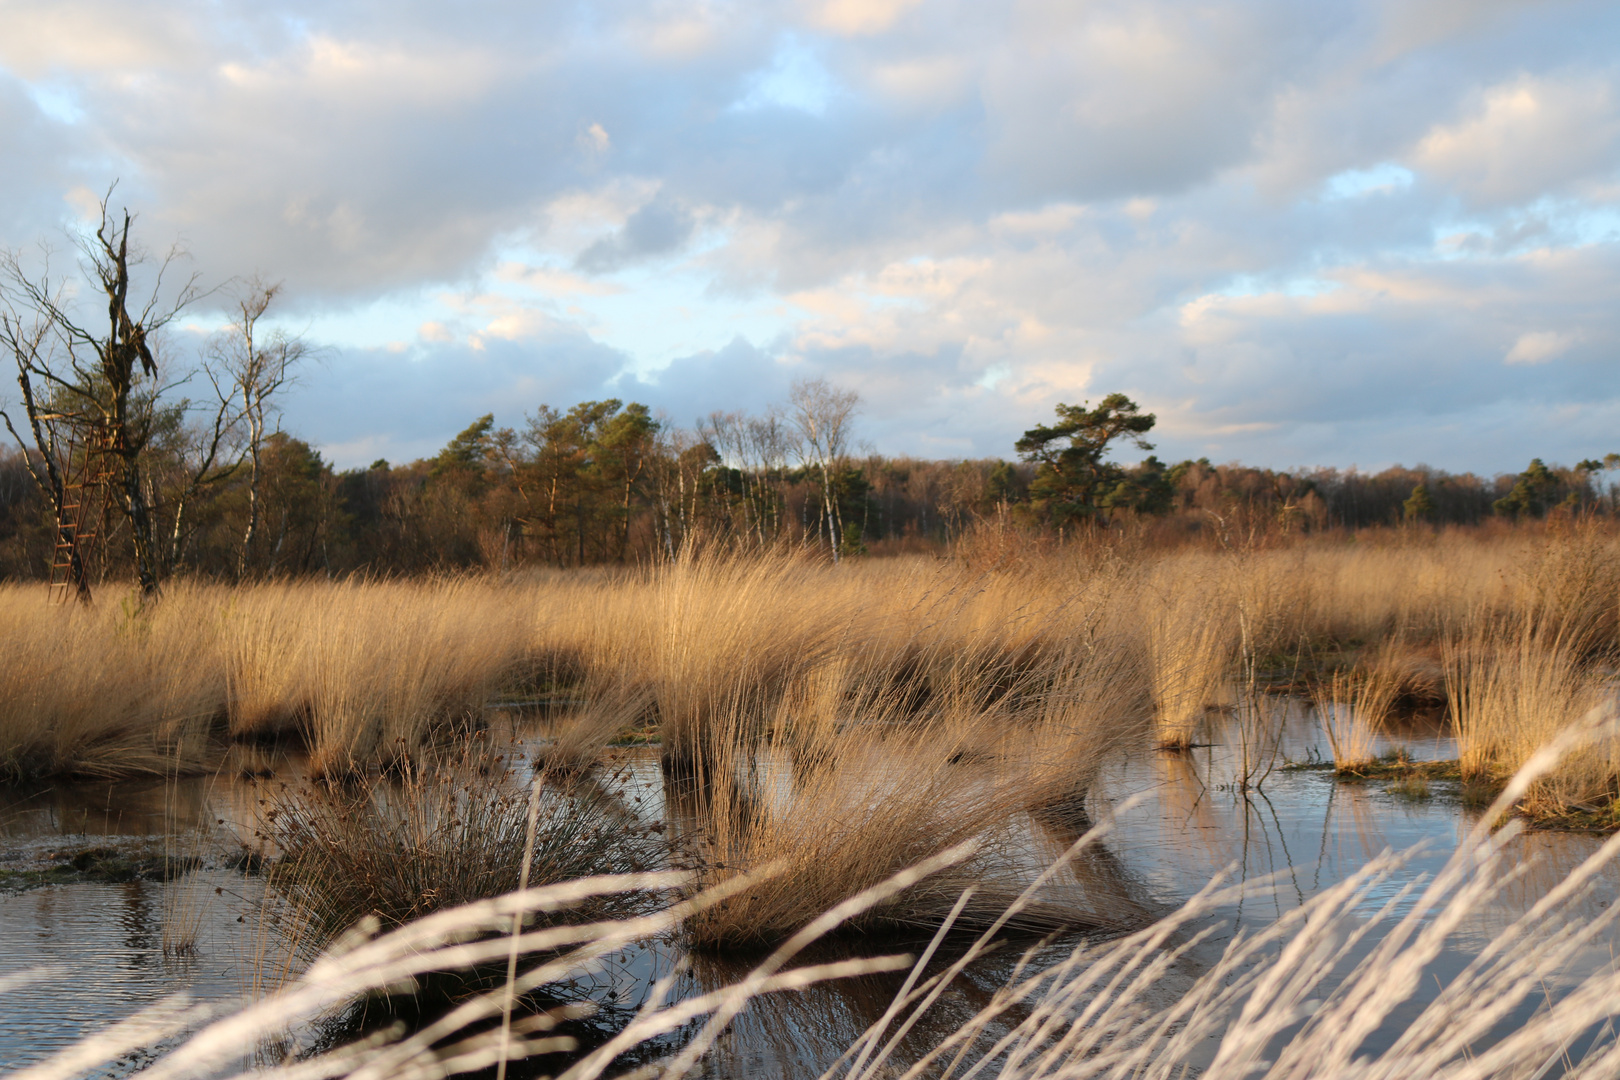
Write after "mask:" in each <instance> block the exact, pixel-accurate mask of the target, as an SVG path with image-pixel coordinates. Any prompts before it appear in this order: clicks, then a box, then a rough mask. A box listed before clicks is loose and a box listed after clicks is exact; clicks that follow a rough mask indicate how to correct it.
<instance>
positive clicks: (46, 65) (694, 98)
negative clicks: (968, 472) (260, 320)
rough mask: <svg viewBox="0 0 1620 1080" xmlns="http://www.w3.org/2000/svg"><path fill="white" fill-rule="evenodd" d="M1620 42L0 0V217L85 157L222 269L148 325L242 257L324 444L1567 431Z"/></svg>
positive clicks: (1324, 458) (155, 241) (49, 208)
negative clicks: (613, 432) (267, 299)
mask: <svg viewBox="0 0 1620 1080" xmlns="http://www.w3.org/2000/svg"><path fill="white" fill-rule="evenodd" d="M1617 43H1620V5H1617V4H1614V3H1613V2H1612V0H1606V2H1573V3H1561V2H1544V3H1517V2H1512V0H1362V2H1349V0H1346V2H1332V0H1330V2H1322V3H1299V2H1298V0H1205V2H1197V3H1194V2H1181V0H1120V2H1067V3H1064V2H1053V0H1028V2H1024V0H999V2H995V3H986V2H984V0H782V2H775V0H748V2H740V0H739V2H735V3H731V2H722V0H714V2H702V0H694V2H687V3H674V2H664V0H594V2H589V3H564V2H551V3H543V4H535V3H532V2H521V3H520V2H513V0H482V2H472V3H458V4H443V3H441V4H423V3H414V2H411V0H393V2H390V3H387V4H382V3H376V2H374V0H373V2H360V0H322V2H321V3H319V4H299V3H284V2H276V0H254V2H252V3H245V2H240V0H208V2H202V0H194V2H166V3H155V2H142V0H120V2H118V3H112V2H110V0H107V2H103V0H86V2H80V0H50V2H32V0H0V247H5V248H10V249H16V250H22V251H24V252H25V253H28V255H29V257H34V256H36V255H37V254H38V252H39V251H41V250H42V249H41V248H40V246H39V245H40V244H42V243H43V244H45V245H47V246H48V247H49V248H51V249H53V250H54V252H55V254H54V256H53V257H54V258H55V259H56V260H57V262H56V265H57V268H58V269H61V268H62V267H63V265H64V264H63V260H64V258H65V256H64V254H63V252H64V250H66V251H67V252H69V253H71V245H70V241H69V239H68V238H69V237H70V236H71V234H72V232H73V230H75V229H82V228H83V227H84V223H85V222H86V221H87V220H90V216H91V215H93V214H94V213H95V209H96V205H97V200H98V198H99V197H100V196H101V195H102V194H104V193H105V192H106V191H107V190H108V188H109V186H110V185H112V184H113V183H114V182H115V181H116V183H117V186H116V189H114V191H113V204H114V206H115V207H124V206H127V207H128V208H129V209H131V210H132V211H134V212H136V213H137V215H138V218H137V224H136V233H137V235H138V236H139V238H140V239H141V240H142V241H143V242H144V244H145V245H146V246H147V247H148V248H150V249H151V250H152V251H154V252H161V251H162V250H164V249H166V248H168V247H169V246H170V245H172V244H178V245H179V246H180V247H181V248H182V249H183V251H184V252H185V261H184V263H183V265H184V267H185V269H186V270H187V272H196V273H197V274H199V275H201V278H202V280H203V281H205V282H206V283H207V284H209V285H210V286H218V287H219V290H220V291H218V292H216V293H214V294H213V295H212V296H211V297H209V298H207V299H205V300H204V301H202V302H201V303H199V304H197V305H196V306H194V307H193V308H191V309H190V310H189V311H188V312H187V313H186V314H185V315H184V316H183V318H182V319H181V320H179V321H178V322H176V323H175V324H174V325H173V326H172V327H171V329H170V333H169V340H168V341H167V343H166V346H167V348H168V349H170V350H171V352H172V354H173V355H174V356H176V357H181V356H184V355H185V354H186V351H187V350H188V349H192V350H194V349H195V348H196V347H197V345H198V343H200V342H202V341H204V340H206V337H207V335H208V334H210V333H213V332H215V331H217V329H218V328H219V327H220V326H221V325H222V324H223V322H224V321H225V314H224V312H225V300H226V298H228V297H229V295H230V293H231V290H232V289H233V288H237V287H239V283H240V282H241V281H243V280H246V279H247V278H249V277H250V276H252V275H259V276H260V277H261V278H262V279H264V280H267V281H276V282H281V283H282V285H283V292H282V294H281V296H280V297H279V298H278V301H277V306H276V308H274V309H273V310H272V315H273V316H274V318H275V320H276V322H277V325H279V326H281V327H283V328H285V329H286V330H288V331H289V332H292V333H298V334H301V335H303V337H304V338H305V339H306V340H307V341H308V342H310V343H311V344H312V345H314V346H317V347H318V350H317V356H316V358H315V359H313V360H311V361H309V362H307V363H306V364H305V365H304V367H303V370H302V373H301V377H300V380H299V384H298V385H297V386H296V387H295V388H294V389H293V390H292V391H291V392H290V393H288V394H287V395H286V396H285V398H284V399H283V409H284V413H283V418H282V423H283V424H284V425H285V427H286V428H287V429H288V430H289V431H291V432H293V433H294V434H297V435H299V436H301V437H303V438H306V439H308V440H309V441H310V442H312V443H313V444H315V445H316V446H318V447H319V448H320V449H321V450H322V452H323V453H324V454H325V455H326V456H327V457H328V459H330V460H332V461H333V462H335V463H336V464H337V465H339V466H340V467H349V466H356V465H364V464H367V463H369V462H371V461H372V460H373V459H375V458H379V457H383V458H388V459H390V460H393V461H400V460H408V459H410V458H414V457H418V456H423V455H427V454H431V453H433V452H434V451H435V450H436V449H437V448H439V447H441V446H442V445H444V443H445V442H446V441H448V440H449V438H450V437H452V436H453V435H454V434H455V433H456V432H458V431H460V430H461V429H463V428H465V427H466V426H467V425H468V424H469V423H471V422H472V421H473V420H474V419H475V418H477V417H478V416H480V415H482V414H484V413H491V412H492V413H494V414H495V416H496V420H497V422H498V423H499V424H502V425H510V426H514V427H521V426H522V424H523V420H524V417H525V415H527V414H529V413H532V412H533V410H535V409H536V408H537V407H538V406H540V405H541V404H550V405H552V406H556V407H562V408H566V407H567V406H569V405H571V404H573V403H575V402H578V401H583V400H590V399H600V398H606V397H616V398H620V399H622V400H626V401H632V400H633V401H641V402H644V403H646V404H648V405H650V406H652V407H653V408H654V409H655V410H659V411H661V412H662V414H663V415H665V416H666V417H667V418H668V420H669V422H670V423H672V424H676V425H679V426H690V425H692V424H693V423H694V422H695V421H696V420H697V419H698V418H699V417H701V416H703V415H706V414H708V413H709V412H711V411H713V410H747V411H750V412H757V411H760V410H763V409H765V408H767V407H769V406H770V404H771V403H773V402H780V401H782V400H784V399H785V397H786V394H787V390H788V387H789V386H790V384H791V383H792V382H793V381H794V380H795V379H800V378H825V379H826V380H828V381H829V382H830V383H833V384H835V385H837V386H840V387H845V388H848V389H852V390H855V391H857V392H858V393H859V395H860V398H861V413H860V417H859V421H858V425H857V435H858V437H859V438H860V440H861V441H862V443H863V445H865V446H867V447H869V448H871V449H873V450H876V451H879V452H882V453H887V454H911V455H916V456H921V457H928V458H962V457H998V456H999V457H1011V456H1012V444H1013V442H1014V440H1016V439H1017V437H1018V436H1019V435H1020V434H1021V433H1022V432H1023V431H1024V430H1025V429H1027V428H1030V427H1032V426H1034V425H1035V424H1037V423H1042V422H1046V421H1048V420H1050V419H1051V418H1052V415H1053V412H1052V410H1053V407H1054V406H1055V405H1056V404H1058V403H1060V402H1061V403H1070V404H1075V403H1079V402H1081V401H1085V400H1092V401H1095V400H1097V399H1099V398H1101V397H1102V396H1104V395H1106V394H1108V393H1111V392H1114V391H1123V392H1124V393H1126V394H1129V395H1130V396H1131V397H1132V398H1133V399H1135V400H1136V401H1137V402H1138V403H1139V404H1140V405H1141V406H1142V407H1143V408H1144V409H1145V410H1148V411H1151V412H1153V413H1154V414H1155V415H1156V416H1157V417H1158V427H1157V428H1156V430H1155V432H1154V435H1153V438H1154V440H1155V442H1156V443H1157V448H1158V453H1159V455H1160V456H1161V457H1163V458H1166V459H1170V460H1178V459H1181V458H1184V457H1200V456H1205V457H1209V458H1211V459H1213V460H1215V461H1232V460H1240V461H1243V462H1246V463H1250V464H1255V465H1264V466H1271V467H1277V468H1293V467H1310V466H1316V465H1334V466H1339V467H1346V466H1351V465H1355V466H1359V467H1361V468H1363V469H1373V468H1380V467H1383V466H1385V465H1389V464H1392V463H1397V462H1399V463H1404V464H1408V465H1411V464H1417V463H1426V464H1429V465H1432V466H1434V467H1438V468H1445V469H1450V470H1454V471H1461V470H1475V471H1480V472H1487V473H1488V472H1498V471H1517V470H1519V469H1522V468H1523V467H1524V465H1525V463H1526V462H1527V461H1528V459H1529V458H1531V457H1532V456H1540V457H1543V458H1545V459H1547V460H1549V461H1555V462H1562V463H1565V464H1573V463H1574V462H1575V461H1577V460H1580V459H1582V458H1586V457H1594V456H1595V457H1601V456H1602V455H1603V454H1604V453H1607V452H1610V451H1616V450H1620V377H1617V376H1620V352H1617V347H1620V303H1617V302H1616V301H1617V299H1620V288H1617V286H1620V48H1617ZM67 264H68V266H69V268H71V260H68V261H67ZM9 385H10V380H9V379H8V380H4V381H0V387H4V386H9ZM182 392H184V391H182ZM0 396H3V394H0ZM1126 456H1127V457H1129V456H1130V455H1126Z"/></svg>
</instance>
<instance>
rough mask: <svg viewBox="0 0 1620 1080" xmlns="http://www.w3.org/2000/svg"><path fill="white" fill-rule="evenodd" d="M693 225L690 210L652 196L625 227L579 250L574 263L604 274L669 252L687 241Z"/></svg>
mask: <svg viewBox="0 0 1620 1080" xmlns="http://www.w3.org/2000/svg"><path fill="white" fill-rule="evenodd" d="M693 225H694V221H693V218H692V214H691V213H690V212H689V211H687V210H686V209H685V208H684V207H681V206H678V205H675V204H674V203H671V202H669V201H666V200H657V199H655V200H654V201H652V202H650V203H648V204H647V205H646V206H643V207H642V208H641V209H639V210H637V211H636V212H635V213H633V214H631V215H630V218H629V220H627V221H626V222H625V223H624V228H622V229H620V230H618V231H617V232H615V233H613V234H612V235H611V236H605V237H603V238H602V239H600V240H598V241H596V242H595V243H593V244H592V245H591V246H590V247H588V248H586V249H585V250H584V251H582V252H580V253H579V256H578V257H577V258H576V259H575V260H574V265H575V267H577V268H578V269H580V270H584V271H586V272H587V273H592V274H604V273H611V272H612V271H614V270H620V269H623V268H624V267H626V266H629V265H631V264H633V263H637V262H640V261H643V260H645V259H648V258H651V257H653V256H656V255H668V254H670V253H671V252H674V251H677V250H679V248H680V247H681V246H682V245H683V244H685V243H686V241H687V240H688V239H689V238H690V237H691V235H692V229H693Z"/></svg>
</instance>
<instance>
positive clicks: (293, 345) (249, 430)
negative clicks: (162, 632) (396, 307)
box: [205, 278, 310, 577]
mask: <svg viewBox="0 0 1620 1080" xmlns="http://www.w3.org/2000/svg"><path fill="white" fill-rule="evenodd" d="M280 292H281V286H280V284H275V285H267V284H265V283H264V282H263V281H261V280H259V279H258V278H251V279H249V280H248V281H247V282H246V284H245V286H244V287H243V289H242V291H241V293H240V294H239V295H238V296H237V298H236V320H235V321H234V322H233V323H232V324H231V328H230V330H229V331H227V332H226V333H224V334H221V335H219V336H218V337H216V338H215V339H214V340H213V342H211V343H210V345H209V348H208V362H207V364H206V365H205V369H206V371H207V373H208V377H209V379H210V381H212V382H213V384H214V389H215V393H216V396H218V397H219V399H220V400H221V401H222V402H223V401H230V402H232V403H233V411H234V412H235V414H236V415H237V416H238V417H240V423H241V425H242V426H243V427H244V429H245V431H244V436H245V438H244V445H243V446H242V458H245V460H246V462H247V466H248V484H247V490H248V512H247V524H246V525H244V526H243V528H242V550H241V552H240V553H239V554H238V556H237V564H236V573H237V576H238V577H243V576H245V575H246V574H247V571H248V565H249V560H250V559H251V558H252V554H253V541H254V538H255V536H256V535H257V533H258V528H259V472H260V452H261V450H262V448H263V446H264V438H265V434H266V430H267V428H268V426H269V425H270V424H271V423H272V422H273V421H274V420H275V417H274V416H273V415H272V414H271V407H272V403H273V401H274V399H275V397H276V395H277V394H278V393H280V392H281V390H282V389H284V388H285V387H286V386H287V384H288V383H289V382H290V381H291V379H292V377H293V369H294V368H295V367H296V366H297V365H298V362H299V361H300V360H302V359H304V358H305V357H306V356H308V355H309V351H310V350H309V346H308V345H307V344H306V343H305V342H304V341H303V339H301V338H299V337H296V336H293V335H289V334H287V333H285V332H284V331H282V330H279V329H277V330H272V331H270V332H269V333H261V332H260V325H259V324H260V321H261V320H262V319H263V318H264V314H265V312H267V311H268V310H270V305H271V304H272V303H273V302H274V301H275V299H276V296H277V295H278V294H279V293H280ZM218 430H219V429H218V426H217V425H216V427H215V432H216V434H217V432H218ZM216 443H217V440H216ZM242 458H239V459H238V460H242Z"/></svg>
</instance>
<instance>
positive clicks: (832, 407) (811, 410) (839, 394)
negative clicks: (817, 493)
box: [788, 379, 861, 562]
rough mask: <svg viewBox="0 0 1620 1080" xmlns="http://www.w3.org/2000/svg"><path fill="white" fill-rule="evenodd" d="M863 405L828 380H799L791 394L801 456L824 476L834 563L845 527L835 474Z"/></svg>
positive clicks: (856, 396)
mask: <svg viewBox="0 0 1620 1080" xmlns="http://www.w3.org/2000/svg"><path fill="white" fill-rule="evenodd" d="M860 401H861V399H860V395H859V394H857V393H856V392H855V391H853V390H840V389H838V388H837V387H835V386H832V385H831V384H829V383H828V382H827V380H825V379H799V380H797V381H795V382H794V383H793V386H792V388H791V389H790V390H789V391H788V407H789V409H790V413H789V418H790V419H791V421H792V423H793V426H794V428H796V429H797V431H798V433H799V435H800V437H801V438H802V439H803V440H804V441H803V443H802V445H801V447H800V450H799V454H800V456H801V458H802V459H803V460H804V461H805V463H806V464H807V465H811V466H813V467H815V468H816V469H818V470H820V472H821V500H822V507H823V510H824V512H825V516H824V518H823V520H824V522H825V523H826V525H827V527H828V533H829V536H828V541H829V543H830V545H831V547H832V556H833V562H837V561H838V559H839V555H840V552H839V542H840V540H841V539H842V537H843V531H844V524H843V520H842V517H841V516H840V515H839V512H838V500H837V499H836V498H834V497H833V481H832V470H833V469H834V468H835V467H837V466H838V465H839V464H840V463H841V462H842V461H843V458H844V453H845V451H847V450H848V449H849V434H850V422H851V421H852V420H853V419H854V417H855V412H856V410H857V409H858V408H859V406H860Z"/></svg>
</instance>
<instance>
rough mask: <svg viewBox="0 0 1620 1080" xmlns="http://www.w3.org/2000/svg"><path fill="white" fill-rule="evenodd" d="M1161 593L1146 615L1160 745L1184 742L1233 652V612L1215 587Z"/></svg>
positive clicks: (1235, 625) (1192, 734) (1194, 730)
mask: <svg viewBox="0 0 1620 1080" xmlns="http://www.w3.org/2000/svg"><path fill="white" fill-rule="evenodd" d="M1180 585H1181V583H1177V587H1176V588H1175V590H1174V591H1172V592H1169V593H1161V594H1160V595H1161V597H1162V599H1160V600H1159V602H1158V604H1157V605H1156V610H1154V611H1153V612H1152V613H1151V614H1149V616H1148V619H1149V623H1148V659H1149V670H1150V673H1151V674H1150V678H1151V680H1152V686H1153V706H1154V714H1155V716H1156V718H1157V721H1158V739H1159V743H1160V745H1162V746H1166V747H1188V746H1191V745H1192V744H1193V742H1194V740H1195V739H1196V736H1197V732H1198V726H1199V724H1200V723H1201V722H1202V720H1203V716H1204V709H1205V706H1207V705H1209V704H1212V703H1213V701H1214V698H1215V695H1216V693H1217V691H1218V690H1219V689H1220V686H1221V683H1222V682H1223V680H1224V679H1225V677H1226V674H1227V671H1228V669H1229V668H1230V667H1231V664H1232V661H1233V658H1234V657H1235V655H1236V652H1237V647H1238V640H1239V636H1240V631H1239V628H1238V620H1237V617H1236V613H1235V612H1234V611H1233V610H1232V608H1231V605H1230V602H1229V600H1228V598H1227V597H1226V596H1225V594H1224V592H1223V591H1222V590H1221V589H1219V588H1218V587H1215V586H1205V587H1203V588H1191V587H1180Z"/></svg>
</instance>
